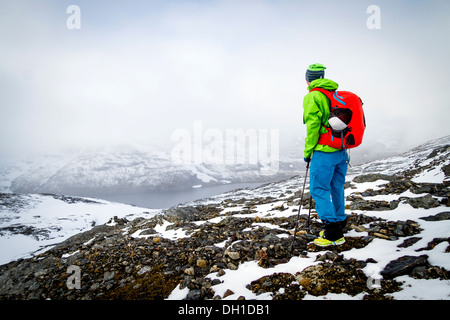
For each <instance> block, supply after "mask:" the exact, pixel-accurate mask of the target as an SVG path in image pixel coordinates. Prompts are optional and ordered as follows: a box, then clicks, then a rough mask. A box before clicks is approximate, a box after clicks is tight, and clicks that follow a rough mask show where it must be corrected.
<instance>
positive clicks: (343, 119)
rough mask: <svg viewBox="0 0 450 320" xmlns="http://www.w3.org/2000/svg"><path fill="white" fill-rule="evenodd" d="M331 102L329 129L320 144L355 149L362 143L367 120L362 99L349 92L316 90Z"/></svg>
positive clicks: (315, 89) (320, 138)
mask: <svg viewBox="0 0 450 320" xmlns="http://www.w3.org/2000/svg"><path fill="white" fill-rule="evenodd" d="M310 91H319V92H322V93H323V94H324V95H326V96H327V98H328V99H329V100H330V117H329V119H328V122H329V124H330V126H329V127H327V126H325V128H326V129H327V132H326V133H323V134H321V135H320V137H319V142H318V144H322V145H327V146H330V147H332V148H336V149H348V148H355V147H357V146H359V145H360V144H361V143H362V140H363V135H364V130H365V128H366V120H365V117H364V111H363V108H362V105H363V103H362V101H361V99H360V98H359V97H358V96H357V95H356V94H354V93H352V92H349V91H328V90H325V89H322V88H314V89H311V90H310Z"/></svg>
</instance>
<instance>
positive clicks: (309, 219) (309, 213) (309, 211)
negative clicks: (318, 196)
mask: <svg viewBox="0 0 450 320" xmlns="http://www.w3.org/2000/svg"><path fill="white" fill-rule="evenodd" d="M311 199H312V197H311V188H310V190H309V210H308V221H307V222H306V228H309V223H310V221H311Z"/></svg>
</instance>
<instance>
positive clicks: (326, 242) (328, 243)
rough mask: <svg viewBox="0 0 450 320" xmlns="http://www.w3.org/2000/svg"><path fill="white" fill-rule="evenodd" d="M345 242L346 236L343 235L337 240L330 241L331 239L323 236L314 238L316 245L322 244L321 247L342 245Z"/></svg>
mask: <svg viewBox="0 0 450 320" xmlns="http://www.w3.org/2000/svg"><path fill="white" fill-rule="evenodd" d="M344 243H345V238H344V237H342V238H340V239H337V240H336V241H330V240H327V239H325V238H323V237H320V238H316V239H315V240H314V244H315V245H316V246H320V247H328V246H340V245H341V244H344Z"/></svg>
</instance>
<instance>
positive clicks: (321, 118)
mask: <svg viewBox="0 0 450 320" xmlns="http://www.w3.org/2000/svg"><path fill="white" fill-rule="evenodd" d="M313 88H323V89H326V90H337V88H338V84H337V83H336V82H334V81H331V80H329V79H317V80H314V81H312V82H311V83H310V85H309V87H308V91H309V90H311V89H313ZM329 116H330V107H329V101H328V98H327V97H326V96H325V95H324V94H323V93H321V92H318V91H313V92H309V93H308V94H307V95H306V96H305V98H304V99H303V121H304V123H305V124H306V139H305V151H304V157H305V158H310V157H311V156H312V153H313V151H314V150H317V151H323V152H334V151H338V150H339V149H335V148H332V147H329V146H326V145H320V144H317V142H318V141H319V135H320V134H321V133H325V132H327V131H326V129H325V128H324V127H323V125H325V126H328V118H329Z"/></svg>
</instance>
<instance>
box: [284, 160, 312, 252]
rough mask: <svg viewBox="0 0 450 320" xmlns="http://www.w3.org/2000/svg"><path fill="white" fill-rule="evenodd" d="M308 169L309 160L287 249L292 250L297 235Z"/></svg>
mask: <svg viewBox="0 0 450 320" xmlns="http://www.w3.org/2000/svg"><path fill="white" fill-rule="evenodd" d="M308 169H309V162H308V163H307V164H306V172H305V180H304V181H303V189H302V195H301V197H300V205H299V206H298V211H297V221H296V222H295V229H294V237H293V239H292V242H291V244H290V246H289V248H288V249H289V251H292V250H293V249H294V243H295V236H296V235H297V228H298V220H299V219H300V211H301V210H302V201H303V194H304V193H305V185H306V178H307V177H308ZM310 207H311V206H310ZM308 220H309V218H308Z"/></svg>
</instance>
